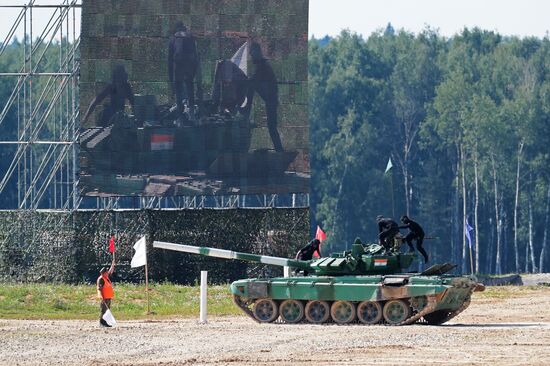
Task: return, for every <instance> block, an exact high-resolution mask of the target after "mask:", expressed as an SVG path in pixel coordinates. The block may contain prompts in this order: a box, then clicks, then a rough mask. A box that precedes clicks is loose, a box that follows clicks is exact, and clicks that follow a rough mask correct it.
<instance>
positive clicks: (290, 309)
mask: <svg viewBox="0 0 550 366" xmlns="http://www.w3.org/2000/svg"><path fill="white" fill-rule="evenodd" d="M279 314H281V319H282V320H283V321H284V322H285V323H298V322H300V321H301V320H302V319H303V318H304V304H302V302H301V301H298V300H285V301H283V302H282V303H281V305H280V306H279Z"/></svg>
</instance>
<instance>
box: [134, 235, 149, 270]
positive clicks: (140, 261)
mask: <svg viewBox="0 0 550 366" xmlns="http://www.w3.org/2000/svg"><path fill="white" fill-rule="evenodd" d="M145 245H146V242H145V236H143V237H142V238H141V239H139V240H138V241H137V242H136V243H135V244H134V250H135V251H136V254H134V256H133V257H132V262H131V263H130V267H132V268H135V267H141V266H144V265H146V264H147V250H146V249H145Z"/></svg>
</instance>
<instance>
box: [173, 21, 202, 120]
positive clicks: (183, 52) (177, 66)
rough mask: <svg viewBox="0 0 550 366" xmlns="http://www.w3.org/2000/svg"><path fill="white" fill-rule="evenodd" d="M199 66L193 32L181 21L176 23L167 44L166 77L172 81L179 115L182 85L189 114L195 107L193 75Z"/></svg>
mask: <svg viewBox="0 0 550 366" xmlns="http://www.w3.org/2000/svg"><path fill="white" fill-rule="evenodd" d="M198 68H199V54H198V52H197V45H196V42H195V37H193V34H192V33H191V32H189V31H188V30H187V27H186V26H185V25H184V24H183V23H182V22H178V23H177V24H176V33H174V35H172V36H171V37H170V43H169V45H168V79H169V80H170V83H173V84H172V85H174V90H175V94H176V104H177V106H178V113H179V115H180V116H181V115H183V103H182V100H183V85H185V91H186V92H187V100H188V102H189V109H190V111H191V113H190V114H191V116H193V112H194V108H195V87H194V81H195V75H196V73H197V70H198Z"/></svg>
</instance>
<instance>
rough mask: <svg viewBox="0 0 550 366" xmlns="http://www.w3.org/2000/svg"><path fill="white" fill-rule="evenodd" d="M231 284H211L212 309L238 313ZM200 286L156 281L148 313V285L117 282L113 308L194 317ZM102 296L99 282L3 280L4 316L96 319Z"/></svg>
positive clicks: (122, 315) (130, 313)
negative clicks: (88, 283) (84, 283)
mask: <svg viewBox="0 0 550 366" xmlns="http://www.w3.org/2000/svg"><path fill="white" fill-rule="evenodd" d="M228 287H229V286H228V285H216V286H209V287H208V313H209V314H211V315H218V316H224V315H236V314H241V312H240V310H239V309H238V308H237V307H236V306H235V305H234V304H233V301H232V298H231V294H230V292H229V288H228ZM199 296H200V288H199V287H198V286H180V285H173V284H168V283H167V284H153V285H151V286H150V289H149V299H150V304H151V311H152V312H153V313H154V314H153V315H147V295H146V293H145V286H144V285H133V284H121V283H117V284H115V298H114V300H113V303H112V306H111V309H112V311H113V313H114V314H115V316H116V317H117V319H120V320H131V319H145V318H147V319H150V318H151V317H153V318H170V317H190V316H198V314H199ZM98 316H99V300H98V299H97V297H96V289H95V285H58V284H55V285H54V284H21V285H15V284H2V286H0V319H96V318H98Z"/></svg>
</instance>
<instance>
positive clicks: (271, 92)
mask: <svg viewBox="0 0 550 366" xmlns="http://www.w3.org/2000/svg"><path fill="white" fill-rule="evenodd" d="M250 57H251V58H252V62H253V63H254V65H255V66H256V70H255V72H254V74H253V75H252V77H251V78H250V82H249V88H248V94H247V103H246V106H245V107H244V110H243V113H244V115H245V116H249V115H250V109H251V107H252V102H253V100H254V94H255V93H258V95H259V96H260V97H261V98H262V99H263V101H264V103H265V110H266V114H267V127H268V129H269V135H270V136H271V141H272V142H273V147H274V148H275V151H278V152H282V151H283V144H282V143H281V137H280V136H279V131H278V130H277V106H278V104H279V89H278V87H277V78H276V77H275V73H274V72H273V68H271V65H270V64H269V62H268V61H267V59H266V58H265V57H264V56H263V54H262V47H261V46H260V44H259V43H257V42H252V45H251V46H250Z"/></svg>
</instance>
